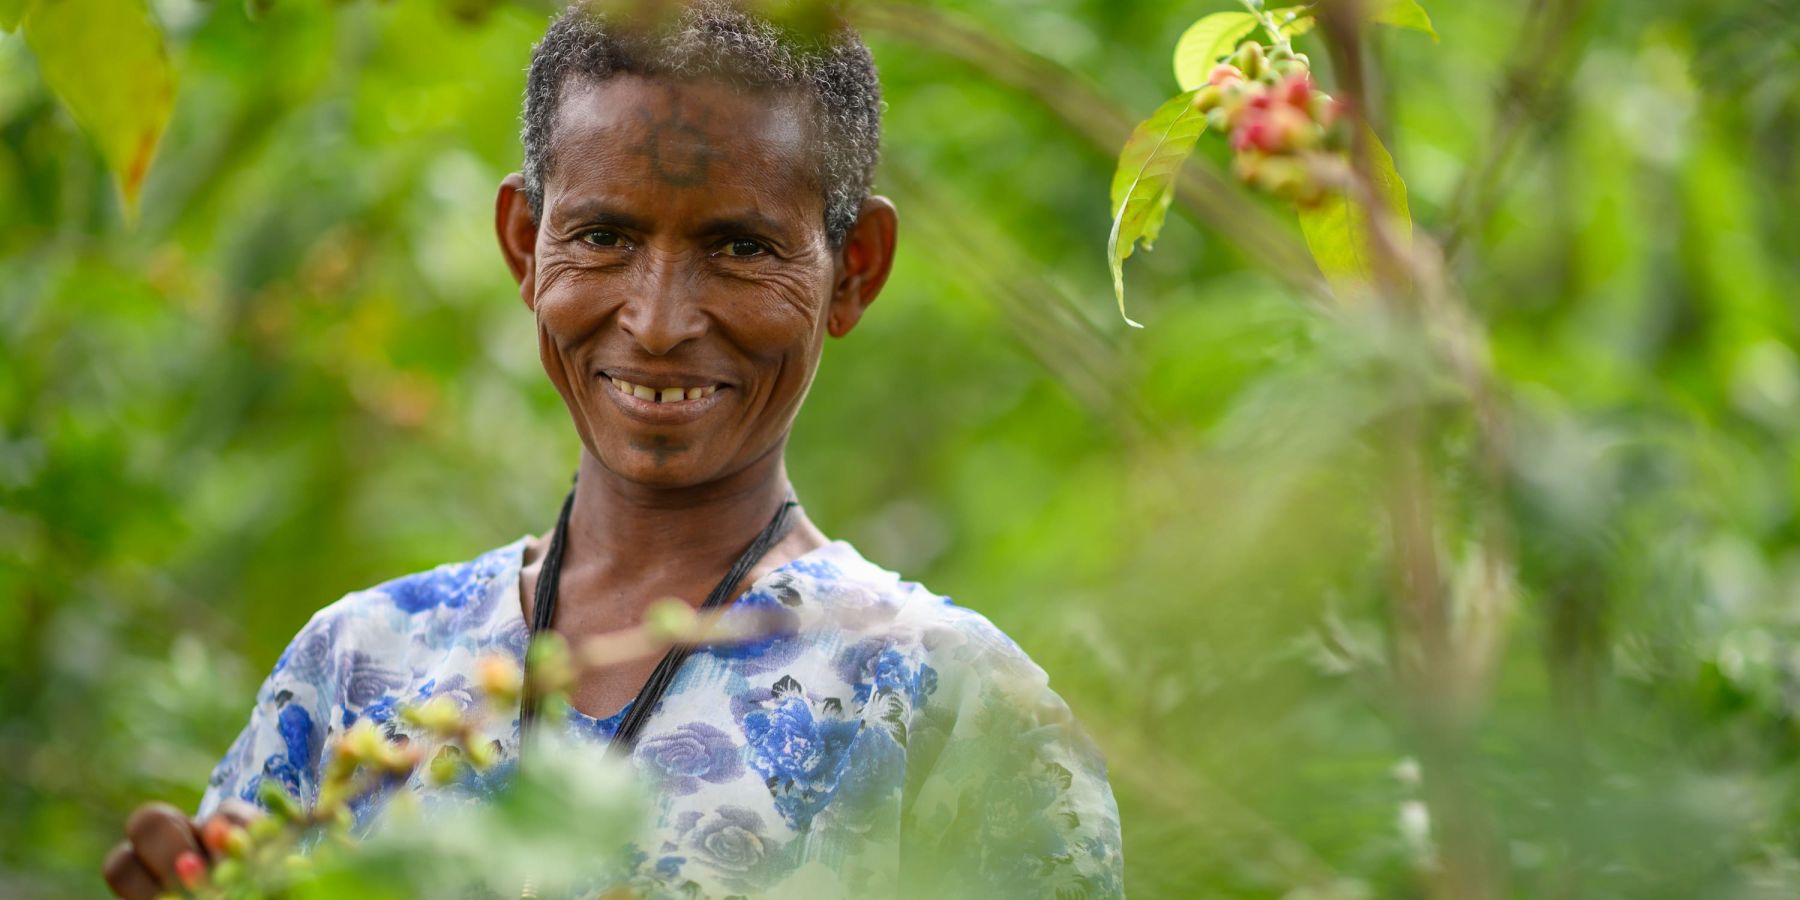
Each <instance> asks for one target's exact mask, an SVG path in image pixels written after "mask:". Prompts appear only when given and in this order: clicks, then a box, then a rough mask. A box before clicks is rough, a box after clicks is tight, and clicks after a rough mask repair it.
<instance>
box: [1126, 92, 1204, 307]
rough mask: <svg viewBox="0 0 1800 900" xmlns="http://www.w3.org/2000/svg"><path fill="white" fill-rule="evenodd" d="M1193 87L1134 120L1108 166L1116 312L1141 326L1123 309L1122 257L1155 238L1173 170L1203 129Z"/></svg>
mask: <svg viewBox="0 0 1800 900" xmlns="http://www.w3.org/2000/svg"><path fill="white" fill-rule="evenodd" d="M1195 93H1196V92H1195V91H1188V92H1186V93H1182V94H1177V95H1176V96H1175V97H1173V98H1172V99H1170V100H1169V101H1168V102H1166V103H1164V104H1163V105H1162V106H1159V107H1157V108H1156V112H1154V113H1152V114H1151V115H1150V118H1148V119H1145V120H1144V121H1143V122H1142V123H1140V124H1139V125H1138V127H1137V129H1136V130H1134V131H1133V132H1132V133H1131V139H1130V140H1128V141H1126V142H1125V149H1124V150H1121V151H1120V152H1119V167H1118V169H1117V170H1115V171H1114V172H1113V181H1112V208H1113V224H1112V236H1111V237H1109V238H1108V239H1107V257H1108V259H1110V261H1111V263H1112V277H1113V293H1114V294H1115V295H1117V297H1118V300H1119V315H1120V316H1121V317H1123V318H1124V319H1125V322H1126V324H1128V325H1131V326H1132V327H1134V328H1142V327H1143V326H1142V325H1139V324H1138V323H1136V322H1133V321H1131V317H1130V316H1126V315H1125V268H1124V267H1125V258H1126V257H1128V256H1130V255H1131V251H1132V250H1134V249H1136V246H1137V242H1138V241H1140V240H1141V241H1143V243H1144V249H1146V250H1148V249H1150V245H1151V244H1152V243H1154V242H1155V241H1156V235H1157V234H1158V233H1159V232H1161V231H1162V223H1163V219H1164V217H1166V216H1167V215H1168V213H1169V204H1170V203H1171V202H1173V201H1174V199H1175V174H1176V172H1178V171H1179V170H1180V169H1181V164H1182V163H1183V162H1184V161H1186V160H1187V158H1188V154H1190V153H1193V152H1194V142H1195V141H1196V140H1198V139H1199V138H1200V134H1201V132H1203V131H1205V130H1206V116H1205V115H1203V114H1202V113H1201V112H1200V111H1199V110H1197V109H1195V108H1194V102H1193V101H1194V94H1195Z"/></svg>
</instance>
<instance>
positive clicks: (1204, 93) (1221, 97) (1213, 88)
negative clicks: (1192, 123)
mask: <svg viewBox="0 0 1800 900" xmlns="http://www.w3.org/2000/svg"><path fill="white" fill-rule="evenodd" d="M1223 102H1225V92H1224V91H1222V90H1219V86H1218V85H1216V84H1209V85H1207V86H1206V87H1203V88H1201V89H1200V90H1199V91H1197V92H1195V94H1194V109H1195V111H1197V112H1200V113H1210V112H1212V111H1213V110H1215V109H1218V108H1219V104H1221V103H1223Z"/></svg>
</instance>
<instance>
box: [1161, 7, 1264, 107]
mask: <svg viewBox="0 0 1800 900" xmlns="http://www.w3.org/2000/svg"><path fill="white" fill-rule="evenodd" d="M1254 30H1256V17H1255V16H1253V15H1251V14H1249V13H1247V12H1221V13H1213V14H1212V15H1210V16H1203V17H1201V19H1200V20H1199V21H1198V22H1195V23H1194V24H1192V25H1189V26H1188V30H1186V31H1184V32H1182V33H1181V40H1179V41H1176V42H1175V81H1176V82H1177V83H1178V84H1180V85H1181V89H1182V90H1184V91H1191V90H1193V89H1195V88H1197V87H1199V86H1201V85H1203V84H1205V83H1206V76H1207V74H1208V73H1210V72H1211V71H1212V68H1213V66H1215V65H1217V64H1218V62H1219V57H1221V56H1224V55H1225V54H1227V53H1230V52H1231V49H1232V48H1233V47H1236V46H1237V45H1238V42H1239V41H1241V40H1243V39H1244V38H1245V37H1247V36H1248V35H1249V34H1250V32H1252V31H1254Z"/></svg>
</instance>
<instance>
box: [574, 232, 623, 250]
mask: <svg viewBox="0 0 1800 900" xmlns="http://www.w3.org/2000/svg"><path fill="white" fill-rule="evenodd" d="M581 239H582V240H583V241H586V242H587V243H589V244H592V245H594V246H596V247H617V246H619V245H620V244H623V243H625V238H624V237H623V236H621V235H620V234H619V233H618V232H616V231H590V232H588V233H587V234H584V235H582V236H581Z"/></svg>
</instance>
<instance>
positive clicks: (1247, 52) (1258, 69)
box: [1231, 41, 1268, 78]
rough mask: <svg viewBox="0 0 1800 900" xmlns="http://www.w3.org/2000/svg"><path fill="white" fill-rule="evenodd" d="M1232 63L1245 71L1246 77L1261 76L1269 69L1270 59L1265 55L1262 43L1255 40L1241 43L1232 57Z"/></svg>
mask: <svg viewBox="0 0 1800 900" xmlns="http://www.w3.org/2000/svg"><path fill="white" fill-rule="evenodd" d="M1231 63H1232V65H1235V66H1237V67H1238V69H1239V70H1241V71H1242V72H1243V73H1244V77H1245V78H1260V77H1262V74H1263V72H1264V71H1266V70H1267V69H1268V59H1267V58H1266V57H1264V56H1263V48H1262V45H1261V44H1258V43H1257V42H1255V41H1245V42H1243V43H1242V44H1239V45H1238V48H1237V53H1235V54H1233V55H1232V57H1231Z"/></svg>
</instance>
